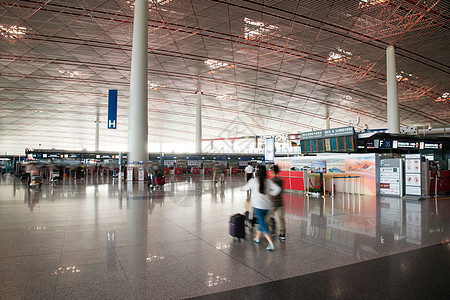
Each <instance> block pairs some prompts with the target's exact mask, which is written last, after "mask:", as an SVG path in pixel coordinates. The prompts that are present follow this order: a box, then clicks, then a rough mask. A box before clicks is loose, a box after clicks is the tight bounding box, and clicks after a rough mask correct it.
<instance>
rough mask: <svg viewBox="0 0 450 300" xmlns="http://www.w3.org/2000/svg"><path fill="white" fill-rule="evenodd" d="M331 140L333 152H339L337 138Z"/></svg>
mask: <svg viewBox="0 0 450 300" xmlns="http://www.w3.org/2000/svg"><path fill="white" fill-rule="evenodd" d="M330 140H331V151H337V150H338V147H337V140H336V138H331V139H330Z"/></svg>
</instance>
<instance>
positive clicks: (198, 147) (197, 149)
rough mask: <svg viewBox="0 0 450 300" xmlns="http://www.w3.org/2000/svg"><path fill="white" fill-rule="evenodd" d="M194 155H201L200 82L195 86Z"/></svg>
mask: <svg viewBox="0 0 450 300" xmlns="http://www.w3.org/2000/svg"><path fill="white" fill-rule="evenodd" d="M195 153H202V92H201V85H200V82H199V83H198V86H197V107H196V114H195Z"/></svg>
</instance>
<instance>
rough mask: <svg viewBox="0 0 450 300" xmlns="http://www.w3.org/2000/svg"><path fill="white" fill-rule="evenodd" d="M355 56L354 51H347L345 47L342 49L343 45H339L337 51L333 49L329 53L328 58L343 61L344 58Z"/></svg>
mask: <svg viewBox="0 0 450 300" xmlns="http://www.w3.org/2000/svg"><path fill="white" fill-rule="evenodd" d="M351 56H353V53H352V52H350V51H345V50H344V49H342V48H341V47H337V48H336V51H331V52H330V53H329V54H328V60H329V61H341V60H344V59H346V58H348V57H351Z"/></svg>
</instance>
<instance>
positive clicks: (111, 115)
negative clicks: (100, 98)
mask: <svg viewBox="0 0 450 300" xmlns="http://www.w3.org/2000/svg"><path fill="white" fill-rule="evenodd" d="M116 128H117V90H109V94H108V129H116Z"/></svg>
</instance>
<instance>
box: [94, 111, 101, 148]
mask: <svg viewBox="0 0 450 300" xmlns="http://www.w3.org/2000/svg"><path fill="white" fill-rule="evenodd" d="M99 133H100V111H99V108H98V107H97V117H96V119H95V151H98V144H99Z"/></svg>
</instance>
